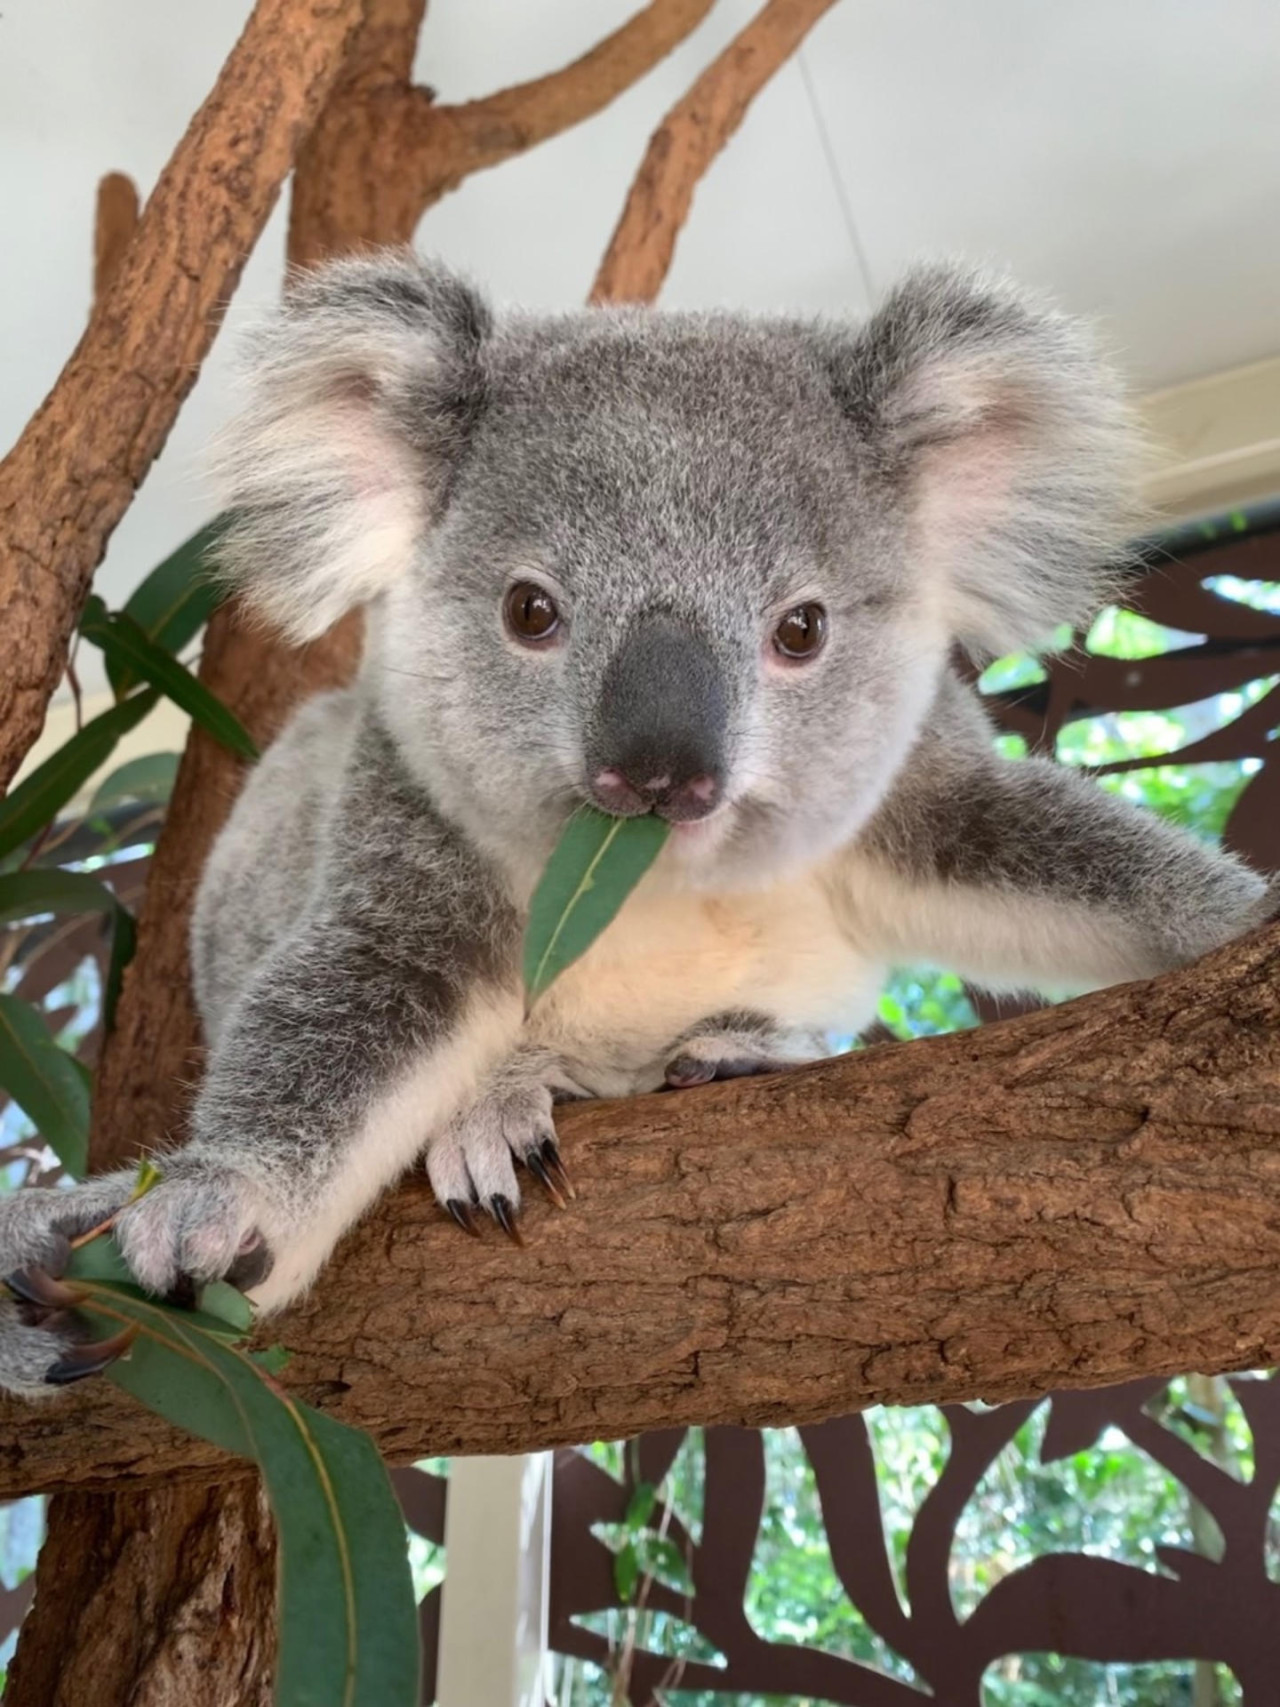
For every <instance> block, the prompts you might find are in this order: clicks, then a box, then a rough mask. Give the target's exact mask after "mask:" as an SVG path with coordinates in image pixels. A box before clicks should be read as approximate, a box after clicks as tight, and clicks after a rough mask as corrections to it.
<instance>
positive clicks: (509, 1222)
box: [488, 1194, 524, 1245]
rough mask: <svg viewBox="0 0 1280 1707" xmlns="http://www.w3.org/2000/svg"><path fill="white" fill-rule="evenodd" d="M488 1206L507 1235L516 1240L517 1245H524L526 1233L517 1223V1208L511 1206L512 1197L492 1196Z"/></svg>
mask: <svg viewBox="0 0 1280 1707" xmlns="http://www.w3.org/2000/svg"><path fill="white" fill-rule="evenodd" d="M488 1208H489V1213H490V1215H492V1216H493V1218H494V1220H495V1221H496V1222H497V1223H498V1225H499V1227H501V1228H502V1231H503V1232H504V1233H505V1234H506V1235H507V1237H508V1238H509V1239H512V1240H514V1241H515V1243H516V1244H517V1245H523V1244H524V1235H523V1234H522V1233H521V1231H520V1229H519V1227H518V1226H517V1225H516V1216H515V1210H514V1209H513V1208H512V1207H511V1199H510V1198H509V1197H503V1196H502V1195H501V1194H499V1195H498V1196H497V1197H491V1198H490V1199H489V1204H488Z"/></svg>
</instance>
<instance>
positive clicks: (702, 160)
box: [591, 0, 835, 302]
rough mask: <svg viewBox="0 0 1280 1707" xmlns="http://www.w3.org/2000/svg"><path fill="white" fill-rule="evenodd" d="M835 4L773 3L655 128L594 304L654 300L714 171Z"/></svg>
mask: <svg viewBox="0 0 1280 1707" xmlns="http://www.w3.org/2000/svg"><path fill="white" fill-rule="evenodd" d="M834 4H835V0H768V4H767V5H766V6H765V7H764V8H763V9H762V10H761V11H760V12H758V13H757V14H756V16H755V17H754V18H753V19H752V20H751V22H750V23H749V24H748V25H747V27H746V28H745V29H744V30H742V31H741V32H740V33H739V34H738V35H736V36H735V37H734V39H733V40H732V41H731V42H730V43H729V45H728V47H727V48H725V50H724V52H723V53H722V54H721V55H720V56H719V58H718V59H716V60H714V61H713V62H712V64H710V65H709V66H708V67H707V69H706V70H705V71H704V72H703V73H702V75H701V77H699V78H698V80H697V82H696V83H695V84H694V85H693V87H692V89H690V90H689V93H688V94H687V95H686V96H685V97H684V98H683V100H681V101H679V102H677V104H676V105H675V106H674V107H672V109H671V111H670V112H669V113H668V114H667V116H666V118H665V119H663V121H662V123H661V124H660V125H659V126H658V128H657V130H656V131H654V133H653V136H652V137H651V138H650V141H649V147H648V151H647V152H646V154H645V157H644V160H643V162H642V163H641V166H640V170H639V171H638V172H637V173H636V176H635V179H634V180H633V182H632V185H631V189H630V192H629V193H628V195H627V200H626V204H625V206H624V207H623V210H622V216H621V218H620V219H619V221H618V224H617V227H616V228H615V230H614V233H613V236H612V237H611V238H610V240H609V247H608V249H607V250H606V252H605V257H604V259H603V261H601V263H600V270H599V272H598V273H597V274H596V281H595V284H594V285H593V286H592V287H591V300H592V302H652V301H653V300H654V298H655V297H656V296H657V294H658V292H659V290H660V289H661V288H662V281H663V279H665V278H666V276H667V272H668V270H669V269H670V266H671V257H672V256H673V255H674V253H675V247H676V238H677V237H678V236H679V235H680V230H681V227H682V226H683V225H684V222H685V220H686V219H688V217H689V209H690V208H691V207H692V206H693V194H694V191H695V190H696V189H697V187H698V184H699V183H700V182H701V180H702V177H703V175H704V174H705V172H706V170H707V168H708V166H710V164H711V162H712V161H713V160H714V159H715V157H716V155H717V154H719V152H720V150H721V149H722V148H723V147H724V145H725V143H726V142H728V141H729V139H730V137H731V136H732V135H733V134H734V132H735V131H736V130H737V129H738V126H739V125H740V124H741V123H742V121H743V119H744V118H745V117H746V115H747V109H748V108H749V107H750V105H751V103H752V101H754V100H755V98H756V96H757V95H758V94H759V93H760V91H761V89H763V88H764V86H765V84H766V83H768V81H769V79H770V78H771V77H772V76H773V74H774V73H775V72H776V71H777V70H778V68H779V67H780V66H781V65H783V64H785V63H786V61H787V60H788V59H790V57H791V55H792V54H793V53H794V52H795V51H796V49H797V48H798V47H799V46H800V43H801V42H802V41H803V40H804V38H805V36H806V35H807V34H808V33H809V31H810V30H811V29H812V28H813V26H814V24H816V23H817V21H818V19H819V18H821V17H822V15H823V14H824V13H825V12H828V11H830V9H831V7H832V6H833V5H834Z"/></svg>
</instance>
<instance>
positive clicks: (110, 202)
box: [93, 172, 139, 303]
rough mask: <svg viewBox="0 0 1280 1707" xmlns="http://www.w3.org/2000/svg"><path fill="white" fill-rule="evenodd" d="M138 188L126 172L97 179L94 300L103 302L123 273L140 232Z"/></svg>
mask: <svg viewBox="0 0 1280 1707" xmlns="http://www.w3.org/2000/svg"><path fill="white" fill-rule="evenodd" d="M138 205H139V204H138V186H137V185H136V184H135V183H134V181H133V179H132V178H130V177H127V176H126V175H125V173H123V172H108V173H107V175H106V176H105V177H104V178H100V179H99V180H98V199H97V205H96V207H95V209H94V218H93V300H94V302H95V303H96V302H100V301H101V300H102V298H103V296H104V295H105V294H106V292H107V290H108V288H109V287H110V284H111V281H112V279H114V278H115V276H116V274H117V273H118V272H119V271H120V263H121V261H122V260H123V259H124V255H125V250H126V249H127V248H128V247H129V245H130V243H131V242H132V241H133V234H134V232H135V231H136V230H137V229H138Z"/></svg>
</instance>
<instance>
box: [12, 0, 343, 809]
mask: <svg viewBox="0 0 1280 1707" xmlns="http://www.w3.org/2000/svg"><path fill="white" fill-rule="evenodd" d="M360 15H361V4H360V0H258V4H257V6H256V7H255V8H254V12H253V15H252V16H251V18H250V19H249V22H248V24H247V25H246V26H245V30H244V34H243V35H242V36H241V38H240V40H239V42H238V43H237V44H236V46H235V48H234V49H233V51H232V53H231V56H230V58H229V59H228V60H227V63H226V65H225V66H224V68H223V70H222V73H221V75H220V76H219V78H218V81H217V83H216V84H215V85H214V88H213V90H212V92H211V94H210V95H209V97H208V99H207V100H206V101H205V103H204V105H203V106H202V107H201V109H200V111H199V112H198V113H197V114H196V116H195V118H194V119H193V120H192V122H191V125H190V127H189V129H188V130H187V133H186V135H185V136H184V137H183V139H182V141H181V142H180V143H179V144H178V147H177V148H176V149H175V151H174V154H173V157H172V159H171V160H170V161H169V164H168V165H167V166H166V167H165V170H164V171H163V173H162V174H161V176H160V180H159V182H158V183H157V184H156V187H155V190H154V191H153V192H152V195H151V197H150V200H149V201H148V203H147V206H146V209H145V211H144V212H143V215H142V218H141V220H140V221H139V224H138V228H137V231H136V233H135V234H134V236H133V239H132V241H131V242H130V243H129V245H128V248H127V251H126V252H125V255H124V257H123V260H122V261H121V264H120V266H119V270H118V271H117V273H116V275H115V278H114V281H113V283H112V285H111V287H110V288H109V289H108V290H107V292H106V293H105V294H104V296H103V297H102V299H101V301H100V302H99V303H98V305H97V307H96V308H95V311H94V314H93V317H92V319H91V320H90V322H89V326H88V328H87V330H86V332H85V334H84V336H83V338H82V339H81V340H80V343H79V345H78V346H77V348H76V350H75V353H74V354H73V355H72V357H71V359H70V361H69V362H68V363H67V365H66V367H65V368H64V369H63V370H62V373H61V374H60V375H59V378H58V381H57V384H56V385H55V386H54V388H53V390H52V391H51V392H50V394H49V396H48V397H47V398H46V399H45V402H44V403H43V405H42V406H41V408H40V409H39V411H38V412H37V413H36V415H35V416H34V417H33V419H32V421H31V423H30V424H29V426H28V427H27V429H26V431H25V432H24V433H23V435H22V437H21V438H20V439H19V441H18V443H17V445H16V446H15V447H14V449H13V450H12V451H11V452H10V454H9V455H8V456H7V457H6V458H5V460H4V462H3V463H0V787H3V786H4V785H5V784H7V783H8V781H9V779H10V777H11V776H12V775H13V772H14V771H15V770H16V768H17V766H18V764H19V762H20V761H21V759H22V757H23V755H24V753H25V752H26V751H27V749H28V747H29V746H30V745H31V742H32V741H33V740H34V739H35V737H36V735H37V734H38V733H39V731H40V727H41V724H42V723H43V721H44V712H45V706H46V704H47V703H48V699H49V695H50V693H51V692H52V691H53V688H54V686H55V685H56V683H57V680H58V677H59V675H60V673H61V671H62V667H63V663H64V661H65V658H66V647H67V640H68V637H69V636H70V633H71V630H72V628H73V626H74V624H75V621H76V618H77V616H78V615H79V612H80V607H81V605H82V603H83V601H84V596H85V593H86V591H87V590H88V586H89V581H90V577H91V576H92V574H93V571H94V569H95V567H96V566H97V564H98V562H99V560H100V559H101V557H102V553H103V551H104V550H105V548H106V543H107V540H108V539H109V538H110V536H111V532H112V530H113V528H114V527H115V525H116V523H117V522H118V521H119V520H120V518H121V516H122V515H123V514H124V512H125V511H126V510H127V509H128V507H129V503H130V501H131V499H132V497H133V494H134V491H135V489H136V488H137V486H138V484H139V483H140V481H141V480H142V478H143V476H144V475H145V473H146V471H147V469H148V468H149V467H150V465H151V463H152V461H153V460H154V458H155V456H156V455H157V453H158V452H159V451H160V449H161V447H162V446H163V444H164V442H165V439H166V438H167V436H168V433H169V429H170V427H171V426H172V425H173V422H174V419H175V417H176V415H177V412H178V409H179V406H180V405H181V403H182V400H183V398H184V397H185V396H186V395H187V393H188V391H189V390H190V389H191V387H192V385H193V384H194V383H195V379H196V375H197V374H198V372H199V371H200V364H201V361H202V360H203V358H204V355H205V352H206V351H207V350H208V348H209V345H210V343H211V342H212V340H213V335H214V332H215V331H216V329H217V325H218V321H219V319H220V318H221V315H222V311H223V309H224V307H225V305H226V302H227V300H228V298H229V297H230V295H231V292H232V290H233V289H234V286H235V283H236V281H237V279H238V278H239V275H240V269H241V268H242V267H243V265H244V262H245V259H246V257H247V256H248V254H249V252H250V250H251V249H252V247H253V244H254V241H255V240H256V238H257V236H258V233H259V231H260V230H261V229H262V226H263V224H264V223H265V221H266V218H267V215H268V214H269V213H270V211H271V208H272V206H273V204H274V202H275V199H276V196H277V194H278V193H279V190H280V185H281V184H282V182H283V181H284V178H285V175H286V174H287V172H288V171H289V168H290V166H291V164H292V162H293V156H294V152H295V150H296V147H297V144H298V141H299V139H300V137H301V136H302V135H304V134H305V132H306V130H307V128H308V126H309V125H310V124H311V122H312V120H313V119H314V117H315V115H316V113H317V112H318V111H319V109H320V106H321V103H322V102H323V101H324V99H325V97H326V95H327V94H328V92H329V89H330V88H331V86H332V84H333V81H334V78H335V77H336V76H337V73H338V69H339V67H340V65H341V63H342V58H343V54H344V52H345V50H346V46H347V43H348V40H349V38H350V36H351V33H352V31H353V29H354V28H355V26H356V24H357V23H358V22H359V19H360Z"/></svg>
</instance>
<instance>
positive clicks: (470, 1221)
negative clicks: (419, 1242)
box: [427, 1083, 574, 1244]
mask: <svg viewBox="0 0 1280 1707" xmlns="http://www.w3.org/2000/svg"><path fill="white" fill-rule="evenodd" d="M551 1109H552V1091H551V1087H550V1086H549V1085H546V1084H541V1083H528V1084H521V1085H516V1086H514V1087H513V1086H509V1085H508V1086H504V1087H502V1088H501V1089H499V1088H494V1089H492V1090H490V1091H488V1092H486V1093H485V1094H484V1095H483V1096H482V1097H481V1098H480V1099H479V1101H477V1102H475V1103H473V1104H472V1106H471V1107H470V1108H469V1109H467V1110H466V1112H465V1113H463V1114H460V1115H459V1116H458V1117H457V1118H456V1119H455V1120H454V1121H452V1122H451V1123H450V1125H449V1126H447V1127H446V1128H445V1130H444V1131H443V1132H442V1133H440V1135H439V1137H437V1138H434V1139H432V1141H431V1144H430V1146H429V1147H428V1149H427V1177H428V1178H429V1179H430V1181H431V1186H432V1190H433V1191H434V1192H435V1194H436V1197H437V1198H438V1199H439V1201H440V1203H441V1204H442V1206H443V1207H444V1208H445V1209H447V1210H448V1212H449V1214H450V1215H452V1217H453V1219H454V1220H455V1221H456V1222H457V1223H458V1225H459V1226H460V1227H461V1228H463V1230H464V1231H465V1232H468V1233H478V1232H479V1227H478V1226H477V1224H476V1219H475V1214H474V1211H475V1209H476V1208H481V1209H485V1210H487V1211H488V1212H489V1214H490V1215H492V1217H493V1219H494V1220H495V1221H496V1222H497V1223H498V1225H499V1226H500V1227H501V1228H502V1230H503V1232H504V1233H506V1234H507V1235H508V1237H509V1238H512V1239H514V1240H515V1242H516V1243H517V1244H520V1243H522V1242H523V1241H522V1240H521V1237H520V1229H519V1227H518V1226H517V1225H516V1219H515V1218H516V1215H517V1213H518V1212H519V1209H520V1184H519V1181H518V1179H517V1177H516V1166H515V1165H516V1163H517V1162H523V1163H524V1165H525V1167H526V1168H527V1169H528V1170H529V1172H530V1173H531V1174H532V1175H533V1176H534V1178H535V1179H536V1180H538V1181H539V1182H540V1184H541V1185H542V1186H543V1188H544V1189H545V1191H546V1192H547V1195H548V1196H549V1197H550V1198H551V1200H552V1202H553V1203H555V1204H556V1205H557V1206H558V1207H559V1208H561V1209H563V1208H564V1206H565V1200H566V1199H567V1198H570V1197H572V1196H573V1195H574V1191H573V1186H572V1185H571V1184H570V1181H569V1175H568V1173H567V1172H566V1170H565V1165H564V1162H563V1161H562V1160H561V1157H560V1148H559V1145H558V1144H557V1143H556V1129H555V1124H554V1122H553V1120H552V1117H551Z"/></svg>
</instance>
